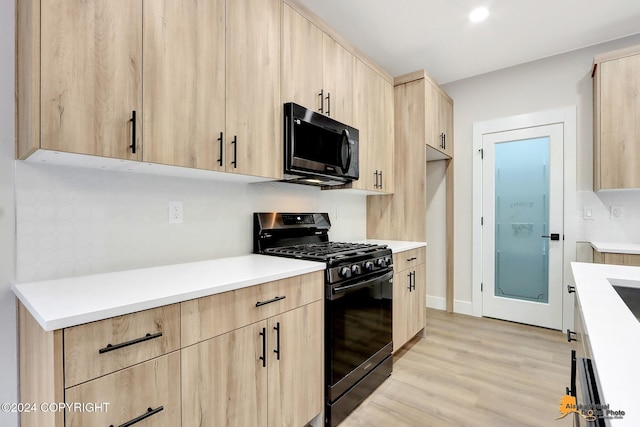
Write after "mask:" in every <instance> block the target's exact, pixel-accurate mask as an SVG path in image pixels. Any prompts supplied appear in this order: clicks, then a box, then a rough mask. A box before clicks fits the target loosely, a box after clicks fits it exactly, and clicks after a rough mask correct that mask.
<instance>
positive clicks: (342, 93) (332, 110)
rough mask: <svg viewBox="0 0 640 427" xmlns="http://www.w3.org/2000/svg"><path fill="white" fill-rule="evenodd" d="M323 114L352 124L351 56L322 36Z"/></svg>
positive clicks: (334, 42)
mask: <svg viewBox="0 0 640 427" xmlns="http://www.w3.org/2000/svg"><path fill="white" fill-rule="evenodd" d="M322 58H323V65H322V72H323V80H324V84H323V85H322V86H323V88H324V91H325V94H324V96H325V102H324V112H325V114H327V115H328V116H330V117H333V118H334V119H336V120H337V121H339V122H342V123H346V124H348V125H351V123H352V122H353V62H354V59H353V55H352V54H351V52H349V51H348V50H347V49H345V48H344V47H342V46H341V45H340V44H339V43H338V42H336V41H335V40H333V39H332V38H331V37H329V36H328V35H326V34H324V35H323V54H322Z"/></svg>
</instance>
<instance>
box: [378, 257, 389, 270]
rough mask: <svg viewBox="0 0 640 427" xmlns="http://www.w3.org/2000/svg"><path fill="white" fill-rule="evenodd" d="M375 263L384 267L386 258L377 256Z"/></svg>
mask: <svg viewBox="0 0 640 427" xmlns="http://www.w3.org/2000/svg"><path fill="white" fill-rule="evenodd" d="M376 265H377V266H378V267H380V268H386V267H387V260H386V259H384V258H378V259H377V260H376Z"/></svg>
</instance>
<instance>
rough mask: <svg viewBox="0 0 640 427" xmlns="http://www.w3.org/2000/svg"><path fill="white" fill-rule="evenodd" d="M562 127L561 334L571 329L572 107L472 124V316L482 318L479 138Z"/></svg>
mask: <svg viewBox="0 0 640 427" xmlns="http://www.w3.org/2000/svg"><path fill="white" fill-rule="evenodd" d="M558 123H559V124H562V128H563V140H564V141H563V142H564V149H563V154H564V156H563V157H564V165H563V184H564V206H563V212H564V213H563V222H564V224H563V228H564V249H563V254H562V258H563V259H562V266H563V268H562V281H563V284H562V287H563V289H562V330H565V329H567V328H572V327H573V298H572V297H567V296H568V294H567V290H566V289H565V286H564V284H565V283H567V281H568V280H570V278H571V277H572V276H571V275H572V273H571V262H573V261H575V260H576V235H577V234H576V233H577V226H576V223H577V221H576V198H577V184H576V182H577V175H576V106H575V105H573V106H569V107H563V108H557V109H552V110H545V111H539V112H534V113H527V114H520V115H516V116H510V117H504V118H500V119H494V120H488V121H484V122H476V123H474V124H473V169H472V177H473V183H472V189H473V216H472V218H473V226H472V281H473V284H472V290H471V302H472V306H473V315H474V316H477V317H481V316H482V312H483V310H482V268H483V267H482V262H483V253H482V225H481V218H482V152H481V149H482V137H483V135H486V134H491V133H497V132H504V131H511V130H518V129H525V128H529V127H537V126H545V125H551V124H558Z"/></svg>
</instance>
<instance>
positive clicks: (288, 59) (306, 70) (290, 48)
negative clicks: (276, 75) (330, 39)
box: [282, 4, 326, 112]
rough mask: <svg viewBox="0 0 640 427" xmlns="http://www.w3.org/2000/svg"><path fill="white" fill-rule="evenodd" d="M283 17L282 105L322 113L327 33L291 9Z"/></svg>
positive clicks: (288, 8)
mask: <svg viewBox="0 0 640 427" xmlns="http://www.w3.org/2000/svg"><path fill="white" fill-rule="evenodd" d="M282 17H283V18H282V101H283V102H295V103H296V104H300V105H302V106H303V107H306V108H308V109H310V110H313V111H318V112H321V110H322V107H323V102H324V98H323V97H321V95H320V91H321V90H322V34H323V33H322V31H320V29H319V28H318V27H316V26H315V25H313V24H312V23H311V22H310V21H309V20H308V19H306V18H305V17H304V16H302V15H300V14H299V13H298V12H296V11H295V10H293V9H292V8H291V7H290V6H289V5H286V4H285V5H284V6H283V14H282ZM324 96H326V95H324Z"/></svg>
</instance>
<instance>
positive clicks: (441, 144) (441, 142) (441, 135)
mask: <svg viewBox="0 0 640 427" xmlns="http://www.w3.org/2000/svg"><path fill="white" fill-rule="evenodd" d="M440 148H442V149H443V150H444V132H442V133H441V134H440Z"/></svg>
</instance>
